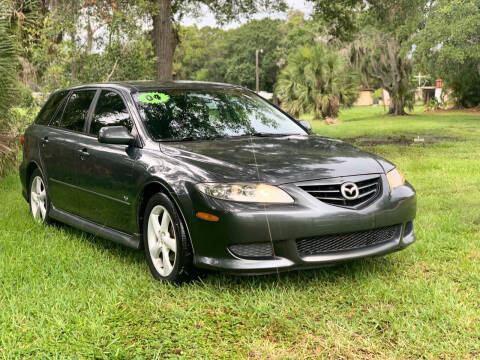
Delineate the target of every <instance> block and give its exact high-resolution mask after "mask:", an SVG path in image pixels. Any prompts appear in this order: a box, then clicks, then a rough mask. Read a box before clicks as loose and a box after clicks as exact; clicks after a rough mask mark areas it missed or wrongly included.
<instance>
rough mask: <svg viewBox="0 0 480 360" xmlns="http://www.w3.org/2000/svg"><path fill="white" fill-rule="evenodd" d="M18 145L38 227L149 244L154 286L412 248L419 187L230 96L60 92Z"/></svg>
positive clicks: (213, 86)
mask: <svg viewBox="0 0 480 360" xmlns="http://www.w3.org/2000/svg"><path fill="white" fill-rule="evenodd" d="M22 143H23V144H24V146H23V162H22V164H21V165H20V177H21V181H22V185H23V196H24V197H25V199H26V200H27V201H28V202H29V203H30V209H31V212H32V214H33V217H34V218H35V219H36V220H38V221H41V222H45V223H46V222H48V221H49V220H50V219H56V220H58V221H60V222H64V223H67V224H70V225H72V226H74V227H77V228H79V229H82V230H85V231H88V232H91V233H93V234H96V235H99V236H102V237H105V238H107V239H111V240H113V241H116V242H119V243H121V244H124V245H127V246H130V247H132V248H137V249H138V248H141V247H143V248H144V251H145V254H146V258H147V262H148V265H149V267H150V270H151V272H152V274H153V276H154V277H155V278H156V279H161V280H167V281H179V280H182V279H185V278H187V277H189V276H191V275H192V274H194V273H195V271H194V269H195V268H208V269H219V270H224V271H227V272H231V273H242V274H260V273H270V272H277V271H287V270H294V269H302V268H315V267H319V266H325V265H331V264H335V263H338V262H344V261H347V260H351V259H355V258H360V257H366V256H379V255H385V254H387V253H390V252H393V251H397V250H401V249H403V248H405V247H407V246H408V245H410V244H411V243H413V242H414V241H415V236H414V229H413V220H414V218H415V214H416V195H415V191H414V189H413V188H412V186H410V185H409V184H408V183H407V182H405V179H404V178H403V176H402V174H401V173H400V172H399V171H398V170H397V169H396V168H395V166H394V165H393V164H391V163H390V162H388V161H386V160H384V159H382V158H380V157H378V156H376V155H373V154H370V153H367V152H364V151H361V150H359V149H357V148H355V147H353V146H351V145H349V144H347V143H344V142H342V141H340V140H335V139H330V138H326V137H323V136H318V135H314V134H311V132H310V131H309V129H308V125H307V124H306V123H301V122H297V121H295V120H294V119H292V118H291V117H290V116H288V115H287V114H285V113H284V112H283V111H281V110H280V109H279V108H277V107H275V106H274V105H272V104H270V103H269V102H267V101H265V100H263V99H262V98H261V97H259V96H257V95H256V94H255V93H253V92H251V91H249V90H247V89H245V88H242V87H238V86H233V85H227V84H217V83H201V82H200V83H199V82H165V83H155V82H124V83H108V84H93V85H85V86H78V87H73V88H70V89H65V90H60V91H56V92H55V93H53V94H52V95H51V96H50V98H49V99H48V101H47V102H46V104H45V106H44V107H43V108H42V110H41V111H40V113H39V114H38V116H37V118H36V120H35V123H34V124H33V125H31V126H30V127H29V128H28V129H27V131H26V132H25V135H24V137H23V138H22Z"/></svg>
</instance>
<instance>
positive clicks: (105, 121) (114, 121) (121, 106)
mask: <svg viewBox="0 0 480 360" xmlns="http://www.w3.org/2000/svg"><path fill="white" fill-rule="evenodd" d="M104 126H125V127H126V128H127V129H128V131H130V132H131V131H132V128H133V123H132V120H131V119H130V115H129V113H128V111H127V107H126V106H125V103H124V102H123V100H122V98H121V96H120V95H118V94H117V93H115V92H113V91H110V90H102V92H101V93H100V97H99V98H98V101H97V105H96V106H95V112H94V115H93V119H92V123H91V124H90V131H89V133H90V134H91V135H95V136H96V135H98V132H99V131H100V129H101V128H102V127H104Z"/></svg>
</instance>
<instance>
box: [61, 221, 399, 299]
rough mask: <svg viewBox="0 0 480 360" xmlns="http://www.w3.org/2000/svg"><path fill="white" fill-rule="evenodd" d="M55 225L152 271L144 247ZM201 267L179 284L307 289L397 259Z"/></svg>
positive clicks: (385, 267) (378, 270)
mask: <svg viewBox="0 0 480 360" xmlns="http://www.w3.org/2000/svg"><path fill="white" fill-rule="evenodd" d="M52 226H53V227H55V228H56V229H58V230H59V231H62V232H63V233H64V234H66V235H67V236H69V237H71V238H74V239H77V241H79V242H84V243H88V245H89V246H91V247H93V248H95V249H96V250H98V251H99V252H100V253H104V252H105V253H108V255H109V256H108V257H109V258H110V259H111V258H118V259H121V261H122V264H123V265H125V264H127V265H132V266H138V267H141V271H144V272H145V273H146V274H148V275H150V274H149V270H148V266H147V264H146V261H145V255H144V253H143V250H135V249H131V248H128V247H125V246H123V245H120V244H117V243H115V242H113V241H110V240H107V239H103V238H101V237H98V236H95V235H92V234H89V233H87V232H84V231H81V230H78V229H75V228H73V227H71V226H69V225H65V224H61V223H58V222H55V223H53V224H52ZM199 270H200V274H201V275H200V276H199V277H198V278H195V279H193V280H192V281H190V282H188V283H184V284H182V285H179V286H181V287H183V286H188V287H191V290H194V289H195V288H196V289H198V290H200V289H208V288H228V289H229V290H234V291H239V290H246V289H251V290H258V289H261V290H282V289H285V290H286V289H292V288H293V289H295V290H305V289H308V288H310V287H312V286H314V285H315V286H318V284H324V285H327V284H330V285H331V284H336V283H339V284H340V283H345V282H357V281H360V280H365V279H371V280H374V281H377V280H378V277H380V276H383V275H387V274H390V275H391V274H392V272H394V271H395V262H394V260H392V257H377V258H364V259H358V260H353V261H349V262H345V263H340V264H337V265H333V266H328V267H321V268H318V269H302V270H293V271H286V272H279V273H278V274H277V273H273V274H268V275H233V274H228V273H224V272H221V271H210V270H203V269H199Z"/></svg>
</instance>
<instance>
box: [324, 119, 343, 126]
mask: <svg viewBox="0 0 480 360" xmlns="http://www.w3.org/2000/svg"><path fill="white" fill-rule="evenodd" d="M339 122H340V120H339V119H338V118H331V117H327V118H325V123H326V124H327V125H337V124H338V123H339Z"/></svg>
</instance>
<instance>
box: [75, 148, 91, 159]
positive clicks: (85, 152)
mask: <svg viewBox="0 0 480 360" xmlns="http://www.w3.org/2000/svg"><path fill="white" fill-rule="evenodd" d="M78 152H79V153H80V159H82V160H85V159H86V158H87V157H89V156H90V154H89V153H88V149H87V148H83V149H80V150H78Z"/></svg>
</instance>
